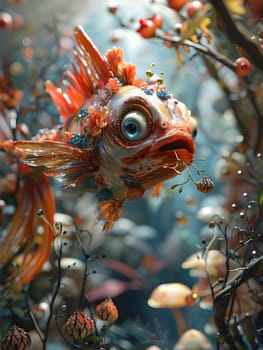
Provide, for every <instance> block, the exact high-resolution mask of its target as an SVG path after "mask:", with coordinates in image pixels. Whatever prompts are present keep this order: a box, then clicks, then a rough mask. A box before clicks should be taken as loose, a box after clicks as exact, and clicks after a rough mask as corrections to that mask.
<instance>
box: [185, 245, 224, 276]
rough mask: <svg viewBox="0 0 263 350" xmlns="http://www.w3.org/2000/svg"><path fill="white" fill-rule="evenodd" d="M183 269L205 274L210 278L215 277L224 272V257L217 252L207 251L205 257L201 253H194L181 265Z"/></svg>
mask: <svg viewBox="0 0 263 350" xmlns="http://www.w3.org/2000/svg"><path fill="white" fill-rule="evenodd" d="M182 268H183V269H192V270H194V271H199V272H200V275H201V272H205V273H206V272H207V273H208V274H209V275H210V276H217V275H218V274H219V272H223V274H224V273H225V272H226V271H225V270H226V256H225V255H224V254H223V253H221V252H220V251H219V250H209V251H208V252H207V255H206V256H203V254H202V252H199V253H195V254H193V255H191V256H190V257H189V258H187V259H186V260H185V261H184V262H183V263H182Z"/></svg>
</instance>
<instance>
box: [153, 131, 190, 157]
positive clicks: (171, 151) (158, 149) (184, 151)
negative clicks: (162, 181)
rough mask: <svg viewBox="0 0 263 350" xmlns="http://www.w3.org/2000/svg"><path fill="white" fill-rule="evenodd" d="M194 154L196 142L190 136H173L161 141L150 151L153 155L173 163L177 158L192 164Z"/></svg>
mask: <svg viewBox="0 0 263 350" xmlns="http://www.w3.org/2000/svg"><path fill="white" fill-rule="evenodd" d="M194 152H195V146H194V141H193V139H192V138H191V137H190V136H186V135H173V136H170V137H167V138H164V139H162V140H159V142H157V143H156V144H155V145H153V146H152V147H151V151H150V153H151V154H152V155H155V156H157V157H158V156H159V157H162V158H163V157H165V158H167V160H168V161H169V160H171V161H172V162H173V161H174V159H175V158H176V159H177V160H181V161H184V162H189V161H190V162H191V161H192V160H193V157H194Z"/></svg>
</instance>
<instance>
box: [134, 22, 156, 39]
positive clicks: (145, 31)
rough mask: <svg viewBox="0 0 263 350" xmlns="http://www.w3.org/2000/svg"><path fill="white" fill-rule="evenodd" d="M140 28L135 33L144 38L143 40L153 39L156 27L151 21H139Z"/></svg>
mask: <svg viewBox="0 0 263 350" xmlns="http://www.w3.org/2000/svg"><path fill="white" fill-rule="evenodd" d="M139 22H140V25H141V26H140V28H139V29H138V30H137V32H138V33H139V34H140V35H141V36H142V37H143V38H144V39H150V38H153V37H154V35H155V30H156V26H155V24H154V23H153V21H152V20H149V19H147V20H146V21H145V20H144V19H140V21H139Z"/></svg>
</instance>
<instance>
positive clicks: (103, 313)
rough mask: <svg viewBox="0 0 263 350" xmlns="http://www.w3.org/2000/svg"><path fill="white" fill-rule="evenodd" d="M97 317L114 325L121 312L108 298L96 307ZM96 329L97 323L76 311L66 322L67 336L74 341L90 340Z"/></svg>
mask: <svg viewBox="0 0 263 350" xmlns="http://www.w3.org/2000/svg"><path fill="white" fill-rule="evenodd" d="M95 311H96V316H97V318H98V319H100V320H102V321H106V322H109V323H110V324H111V323H114V322H115V321H116V320H117V319H118V317H119V312H118V309H117V307H116V306H115V304H114V303H113V301H112V300H111V299H110V298H106V299H105V300H103V301H102V302H101V303H100V304H98V305H97V306H96V310H95ZM94 329H95V321H94V320H93V319H91V318H90V317H88V316H87V315H85V313H84V312H82V311H80V310H79V311H75V312H74V313H73V314H72V315H71V316H70V317H69V318H68V319H67V321H66V324H65V334H66V335H67V336H68V337H70V338H72V339H73V340H74V341H80V340H83V339H86V338H88V337H89V336H90V335H91V334H92V333H93V332H94Z"/></svg>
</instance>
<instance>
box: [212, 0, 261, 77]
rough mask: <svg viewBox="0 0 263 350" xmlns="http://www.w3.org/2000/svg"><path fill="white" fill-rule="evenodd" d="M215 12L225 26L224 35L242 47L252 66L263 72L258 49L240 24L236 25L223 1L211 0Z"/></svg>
mask: <svg viewBox="0 0 263 350" xmlns="http://www.w3.org/2000/svg"><path fill="white" fill-rule="evenodd" d="M211 3H212V5H213V6H214V8H215V10H216V11H217V12H218V13H219V14H220V16H221V18H222V22H223V24H224V26H225V30H226V33H227V35H228V37H229V38H230V39H231V41H232V42H233V43H235V44H237V45H238V46H240V47H242V48H243V49H244V50H245V51H246V53H247V54H248V56H249V59H250V60H251V62H253V64H254V65H255V66H256V67H257V68H258V69H259V70H261V71H262V72H263V54H262V50H261V49H260V47H258V46H257V45H256V44H255V43H254V42H253V41H251V40H250V39H249V37H248V36H247V35H246V30H245V28H244V27H243V25H241V23H238V24H236V23H235V22H234V20H233V18H232V17H231V15H230V13H229V12H228V10H227V8H226V6H225V4H224V1H222V0H211Z"/></svg>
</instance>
